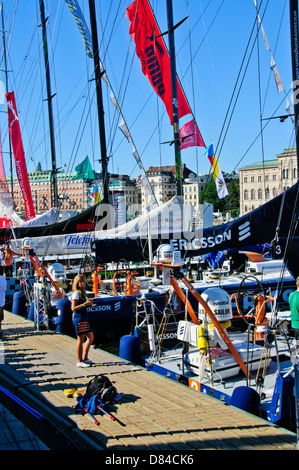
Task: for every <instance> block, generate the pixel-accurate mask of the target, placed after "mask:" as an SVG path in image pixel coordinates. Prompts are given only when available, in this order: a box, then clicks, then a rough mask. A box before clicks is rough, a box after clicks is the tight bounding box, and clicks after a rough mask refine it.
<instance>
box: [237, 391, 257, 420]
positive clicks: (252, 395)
mask: <svg viewBox="0 0 299 470" xmlns="http://www.w3.org/2000/svg"><path fill="white" fill-rule="evenodd" d="M230 405H232V406H235V407H236V408H240V409H241V410H243V411H247V412H248V413H251V414H253V415H255V416H260V396H259V394H258V393H257V392H256V391H255V390H254V389H253V388H250V387H246V386H241V387H236V388H235V389H234V391H233V393H232V398H231V401H230Z"/></svg>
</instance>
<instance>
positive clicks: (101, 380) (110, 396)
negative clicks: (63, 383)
mask: <svg viewBox="0 0 299 470" xmlns="http://www.w3.org/2000/svg"><path fill="white" fill-rule="evenodd" d="M86 394H88V395H98V396H99V397H100V399H101V401H102V402H103V403H108V402H109V401H113V400H114V399H115V397H116V395H117V390H116V388H115V387H114V385H112V383H111V381H110V380H109V378H108V377H107V376H106V375H101V374H100V375H97V376H96V377H94V378H93V379H91V380H90V381H89V382H88V384H87V387H86Z"/></svg>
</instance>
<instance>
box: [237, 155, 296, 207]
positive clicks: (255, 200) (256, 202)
mask: <svg viewBox="0 0 299 470" xmlns="http://www.w3.org/2000/svg"><path fill="white" fill-rule="evenodd" d="M239 175H240V216H242V215H244V214H246V213H247V212H250V211H252V210H254V209H256V208H257V207H259V206H261V205H262V204H264V203H265V202H268V201H269V200H270V199H273V198H274V197H276V196H278V195H279V194H281V193H282V192H283V191H284V190H285V189H287V188H289V187H290V186H292V185H293V184H294V183H295V182H296V181H297V155H296V148H295V147H289V148H286V149H285V150H284V152H283V153H281V154H278V155H276V159H275V160H266V161H264V162H256V163H253V164H252V165H247V166H245V167H243V168H239Z"/></svg>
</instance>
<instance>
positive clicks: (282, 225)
mask: <svg viewBox="0 0 299 470" xmlns="http://www.w3.org/2000/svg"><path fill="white" fill-rule="evenodd" d="M298 197H299V183H296V184H295V185H294V186H292V187H291V188H290V189H288V190H287V191H286V192H285V193H282V194H280V195H279V196H277V197H276V198H274V199H272V200H271V201H269V202H267V203H266V204H263V205H262V206H260V207H258V208H257V209H255V210H253V211H251V212H249V213H248V214H246V215H244V216H242V217H239V218H238V219H235V220H233V221H231V222H228V223H226V224H222V225H216V226H212V227H208V228H198V229H196V230H195V231H192V232H191V231H188V230H184V229H183V227H181V230H179V227H178V226H177V227H176V229H175V230H171V227H170V230H168V231H167V230H165V226H164V227H162V228H160V230H157V229H159V226H158V225H157V226H156V227H155V226H154V225H153V224H152V230H151V232H150V235H151V237H150V238H151V243H152V250H153V252H155V250H156V248H157V247H158V246H159V245H160V244H161V243H168V244H170V245H172V246H173V247H174V249H175V250H178V251H180V252H181V255H182V257H185V258H186V257H192V256H198V255H203V254H206V253H212V252H217V251H222V250H229V249H242V248H243V247H247V246H254V245H259V244H263V243H273V244H274V245H275V249H276V253H277V254H278V255H279V257H284V254H285V248H286V249H287V252H286V255H287V256H288V259H286V260H285V261H286V263H287V264H288V266H290V263H292V266H293V269H292V270H291V269H290V268H289V269H290V270H291V272H292V274H293V275H294V276H295V275H299V238H298V237H299V229H298V227H297V225H294V227H293V220H295V221H297V220H298ZM183 210H184V206H182V211H183ZM183 217H184V214H183V212H182V214H181V220H183ZM177 220H179V217H177ZM145 228H146V227H143V231H142V232H139V233H138V232H137V230H135V236H134V237H133V236H132V235H130V234H128V236H127V237H118V238H108V237H106V238H102V239H97V240H96V241H95V242H94V247H95V252H96V258H97V260H98V262H99V263H104V262H108V261H118V260H119V259H121V258H122V259H126V260H130V261H143V260H148V259H149V240H148V236H149V234H148V232H147V231H146V230H145ZM155 228H156V230H155ZM274 240H275V243H274ZM297 247H298V250H297ZM297 272H298V274H296V273H297Z"/></svg>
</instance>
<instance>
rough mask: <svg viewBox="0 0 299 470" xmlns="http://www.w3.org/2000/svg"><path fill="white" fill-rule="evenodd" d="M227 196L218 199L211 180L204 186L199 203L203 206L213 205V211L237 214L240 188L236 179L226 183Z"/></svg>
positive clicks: (214, 185)
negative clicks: (204, 204)
mask: <svg viewBox="0 0 299 470" xmlns="http://www.w3.org/2000/svg"><path fill="white" fill-rule="evenodd" d="M226 186H227V190H228V196H226V197H225V198H223V199H219V197H218V195H217V190H216V184H215V181H214V180H213V179H211V180H210V181H209V182H208V183H207V184H206V186H205V188H204V190H203V191H202V192H201V193H200V195H199V203H200V204H203V203H204V202H208V203H210V204H213V206H214V211H215V212H217V211H220V212H232V213H234V214H238V213H239V206H240V187H239V181H238V180H237V179H232V180H230V181H228V182H227V183H226Z"/></svg>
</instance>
